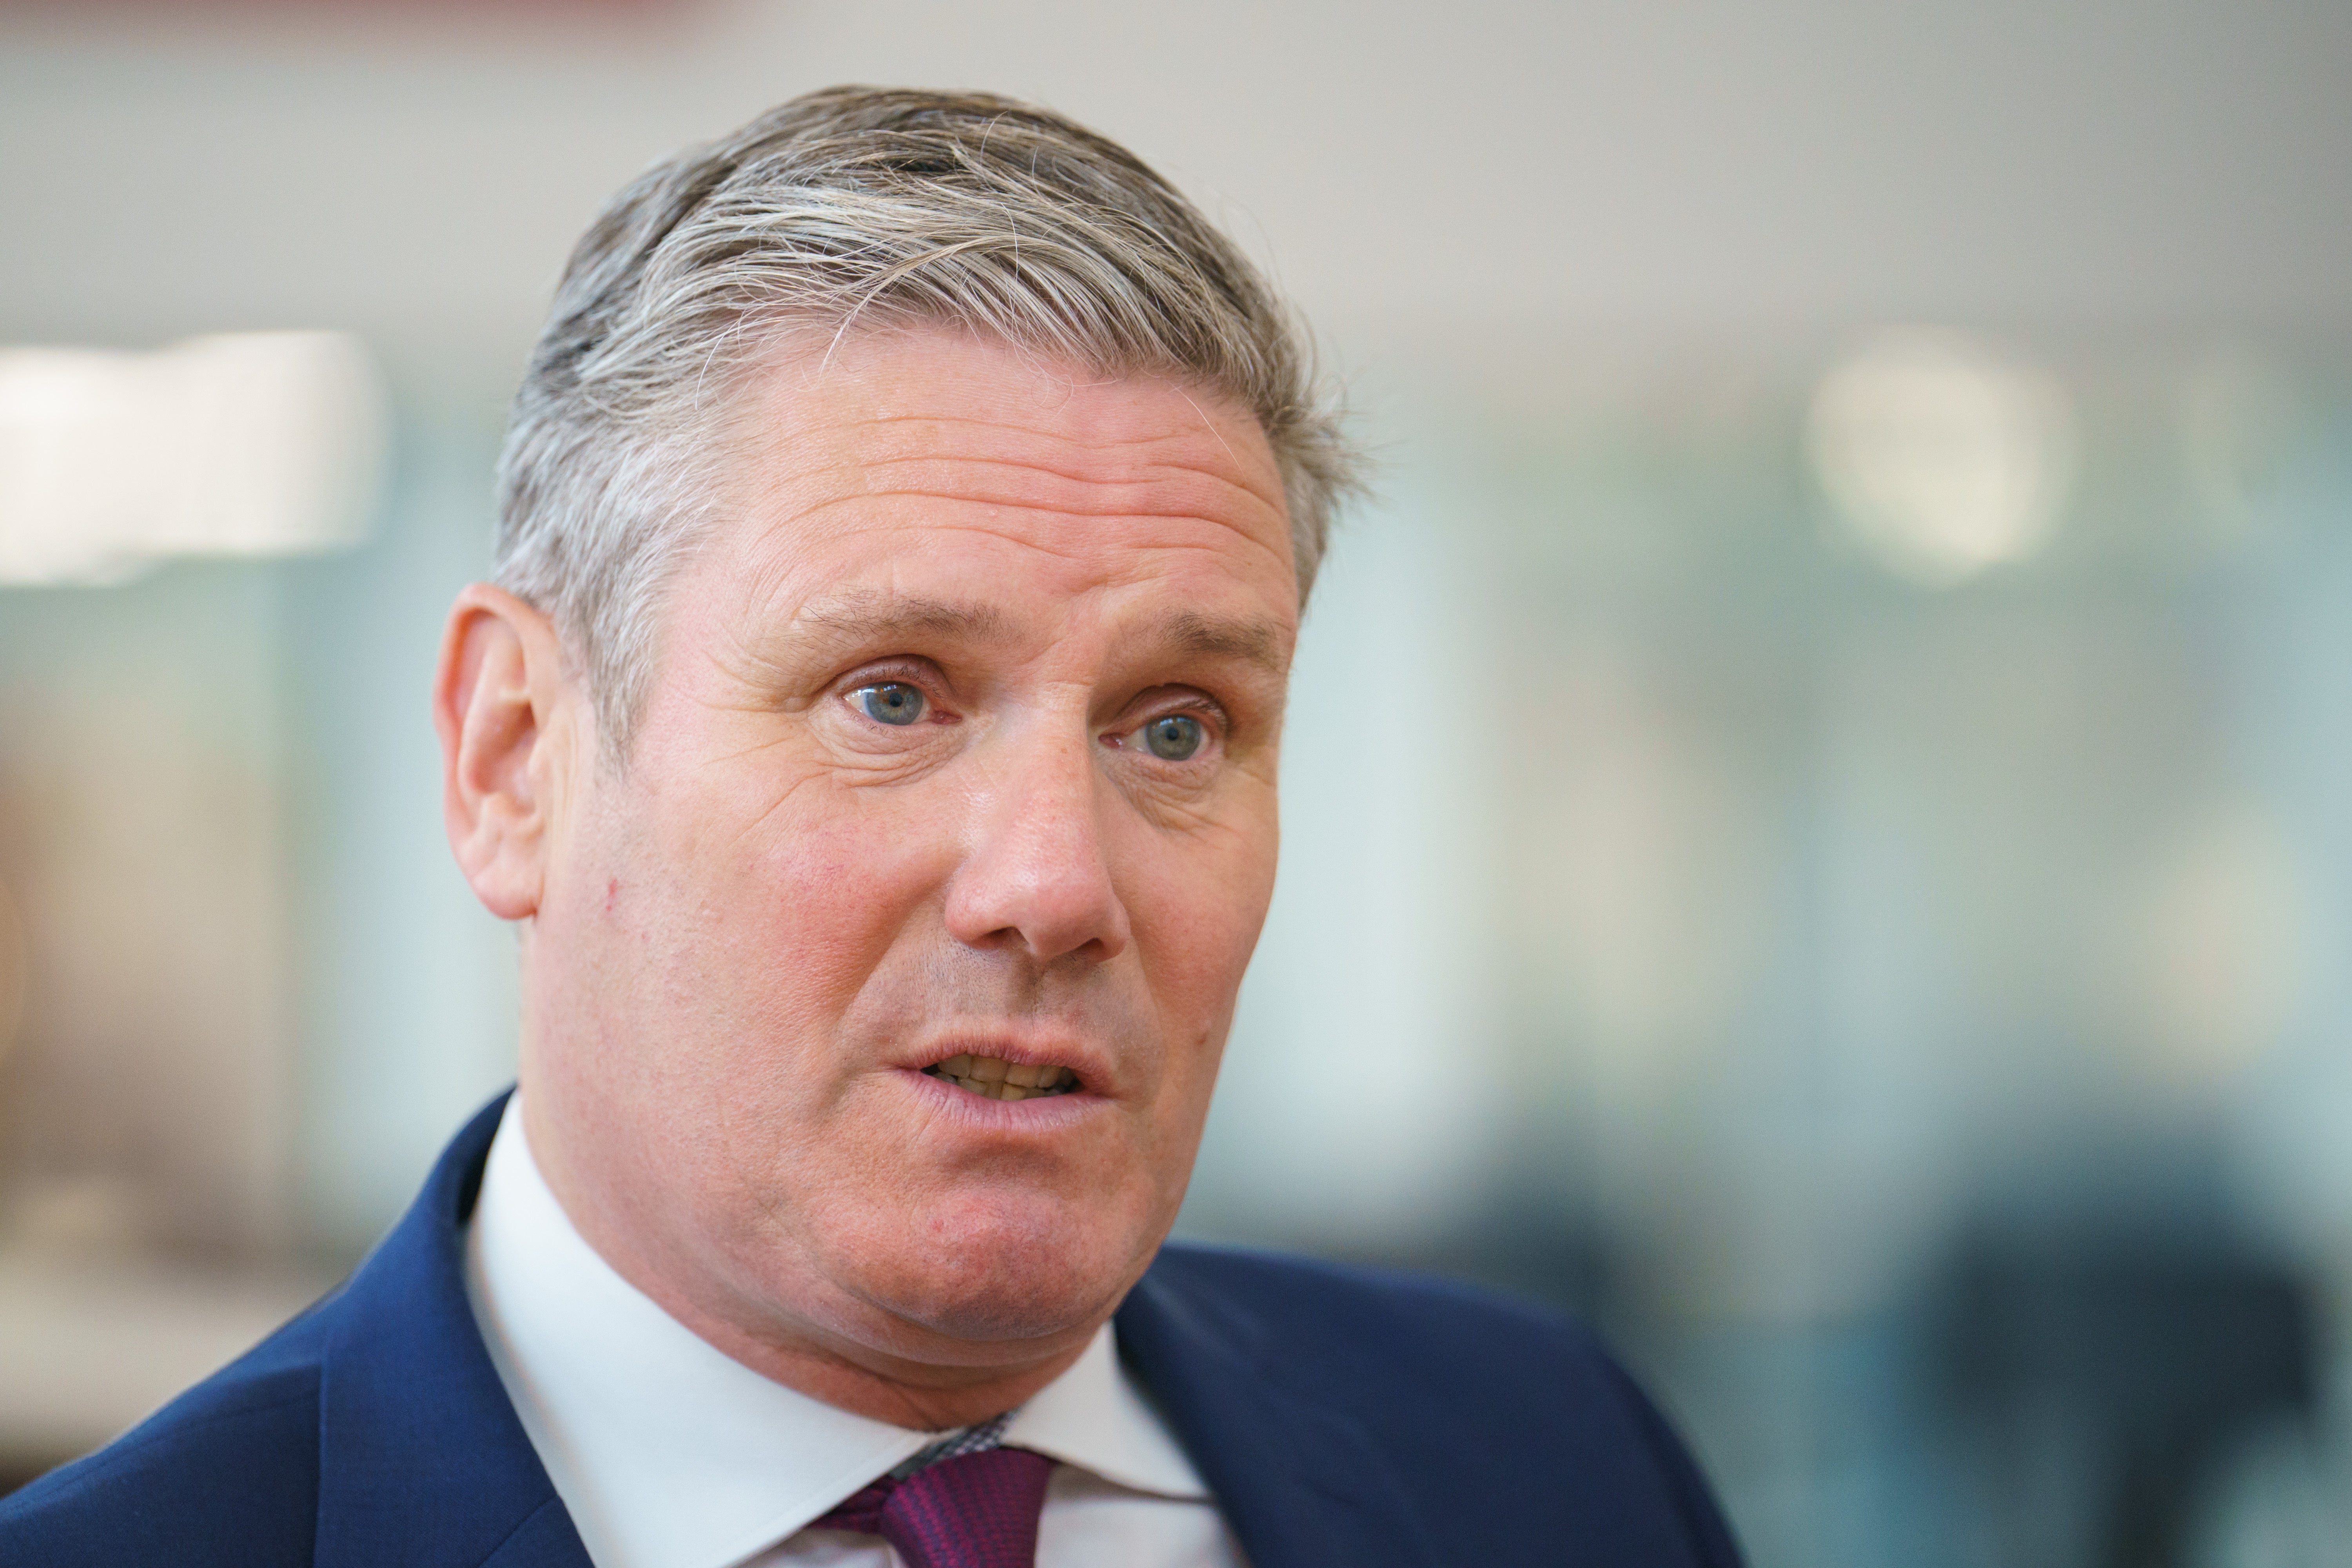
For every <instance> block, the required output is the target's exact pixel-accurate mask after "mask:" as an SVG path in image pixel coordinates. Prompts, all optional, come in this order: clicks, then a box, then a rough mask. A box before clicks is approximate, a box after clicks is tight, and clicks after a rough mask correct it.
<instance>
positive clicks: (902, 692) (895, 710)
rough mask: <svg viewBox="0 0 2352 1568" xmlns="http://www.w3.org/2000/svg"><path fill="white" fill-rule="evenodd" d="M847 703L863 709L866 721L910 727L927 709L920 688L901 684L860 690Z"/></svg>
mask: <svg viewBox="0 0 2352 1568" xmlns="http://www.w3.org/2000/svg"><path fill="white" fill-rule="evenodd" d="M849 700H851V701H852V702H855V703H856V704H857V706H858V707H859V708H861V709H863V710H865V712H866V717H867V718H869V719H872V720H874V721H876V722H877V723H882V724H912V723H914V722H915V721H918V720H919V719H920V718H922V716H923V713H924V710H926V709H928V708H929V706H930V704H929V702H927V701H925V700H924V698H923V693H922V690H921V689H920V688H919V687H913V686H909V685H908V684H907V683H906V682H905V681H903V680H886V681H884V682H882V683H881V684H880V685H879V686H861V687H859V688H858V689H856V690H855V691H853V692H851V693H850V694H849Z"/></svg>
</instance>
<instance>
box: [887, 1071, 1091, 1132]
mask: <svg viewBox="0 0 2352 1568" xmlns="http://www.w3.org/2000/svg"><path fill="white" fill-rule="evenodd" d="M901 1076H903V1077H905V1078H908V1079H912V1080H913V1082H914V1088H915V1092H916V1093H918V1094H926V1095H929V1096H930V1097H932V1098H933V1099H934V1100H938V1101H939V1102H940V1110H941V1112H942V1113H944V1114H948V1115H954V1116H961V1117H965V1118H968V1119H969V1120H970V1121H971V1122H972V1123H973V1124H976V1125H978V1126H982V1127H992V1128H1001V1129H1006V1130H1017V1131H1041V1132H1042V1131H1052V1130H1053V1129H1055V1128H1057V1127H1067V1126H1071V1125H1073V1124H1074V1123H1076V1122H1077V1121H1081V1120H1083V1119H1084V1118H1086V1117H1087V1116H1089V1115H1091V1114H1093V1113H1094V1111H1095V1110H1097V1108H1099V1107H1101V1106H1104V1105H1108V1103H1109V1101H1108V1100H1105V1099H1104V1098H1103V1097H1102V1096H1101V1095H1099V1094H1089V1093H1087V1091H1086V1090H1085V1089H1072V1090H1071V1091H1070V1092H1069V1093H1067V1094H1043V1095H1038V1096H1036V1097H1035V1098H1034V1099H1030V1100H982V1098H981V1097H980V1096H978V1095H976V1094H974V1093H972V1092H971V1090H970V1089H958V1088H957V1087H956V1086H955V1085H953V1084H951V1083H950V1082H948V1081H947V1080H946V1079H939V1078H933V1077H932V1076H931V1075H930V1074H929V1073H927V1072H919V1071H916V1070H915V1069H913V1068H907V1069H904V1071H903V1072H902V1075H901Z"/></svg>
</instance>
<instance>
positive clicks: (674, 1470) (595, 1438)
mask: <svg viewBox="0 0 2352 1568" xmlns="http://www.w3.org/2000/svg"><path fill="white" fill-rule="evenodd" d="M519 1107H520V1098H518V1099H516V1100H511V1101H509V1104H508V1106H507V1110H506V1116H505V1119H504V1121H502V1122H501V1123H500V1124H499V1132H498V1136H497V1138H496V1140H495V1141H494V1142H492V1143H491V1145H490V1153H489V1160H488V1164H487V1166H486V1167H485V1169H484V1172H483V1176H482V1191H481V1197H480V1199H479V1201H478V1204H477V1205H476V1207H475V1210H474V1218H473V1223H472V1225H471V1226H470V1227H469V1229H468V1234H467V1240H466V1293H467V1300H468V1301H469V1302H470V1303H471V1305H472V1307H473V1310H474V1317H475V1321H476V1322H477V1323H478V1325H479V1326H480V1329H481V1331H482V1339H483V1342H485V1343H486V1344H487V1345H488V1349H489V1352H490V1361H491V1363H492V1365H494V1366H495V1367H496V1368H497V1369H498V1373H499V1381H500V1382H501V1383H502V1384H505V1386H506V1391H507V1395H508V1397H509V1399H510V1400H511V1401H512V1402H513V1404H514V1407H515V1413H516V1415H518V1416H520V1419H521V1421H522V1426H523V1430H524V1431H525V1432H527V1433H528V1434H529V1435H530V1440H531V1446H532V1447H534V1448H536V1449H537V1450H538V1452H539V1456H540V1459H541V1463H542V1464H544V1465H545V1466H546V1468H547V1472H548V1476H549V1479H551V1480H552V1481H553V1482H554V1483H555V1489H556V1492H557V1495H559V1496H560V1497H562V1499H563V1502H564V1506H565V1507H566V1508H567V1509H568V1510H570V1511H571V1514H572V1523H573V1525H574V1526H575V1527H576V1528H577V1529H578V1531H580V1535H581V1539H582V1542H583V1544H585V1545H586V1547H587V1548H588V1552H589V1555H590V1556H591V1557H592V1558H593V1559H594V1560H595V1562H597V1563H599V1564H608V1565H610V1568H724V1565H725V1564H729V1563H737V1562H740V1561H741V1560H742V1559H743V1558H745V1557H748V1556H750V1555H751V1554H752V1553H754V1552H759V1551H761V1550H762V1549H763V1548H765V1547H767V1546H770V1545H772V1544H773V1543H774V1542H777V1541H779V1540H782V1538H783V1537H785V1536H787V1535H790V1534H791V1533H793V1531H796V1530H799V1529H800V1528H801V1527H802V1526H803V1525H805V1524H807V1523H808V1522H809V1521H811V1520H813V1519H815V1518H816V1517H817V1516H818V1515H820V1514H822V1513H824V1512H825V1511H826V1510H828V1509H830V1508H832V1507H833V1505H834V1504H835V1503H836V1502H839V1501H840V1500H842V1499H843V1498H845V1497H847V1496H848V1495H849V1494H850V1493H852V1492H854V1491H856V1489H858V1488H860V1487H862V1486H864V1485H865V1484H866V1482H868V1481H870V1480H872V1479H875V1478H876V1477H877V1476H879V1475H881V1474H883V1473H884V1472H886V1471H887V1470H888V1469H890V1468H892V1467H893V1466H895V1465H897V1464H898V1463H900V1462H901V1461H902V1460H905V1459H907V1458H910V1457H912V1456H913V1455H915V1454H917V1453H919V1452H920V1451H921V1450H922V1449H923V1448H925V1447H928V1446H929V1445H930V1444H931V1443H933V1442H935V1441H937V1440H938V1438H939V1436H940V1434H938V1433H936V1432H918V1431H910V1430H908V1429H907V1428H905V1427H902V1426H890V1425H888V1424H887V1423H885V1422H880V1421H870V1420H867V1419H866V1418H865V1417H864V1416H861V1415H851V1414H850V1413H849V1412H847V1411H845V1410H838V1409H835V1407H833V1406H832V1405H826V1404H824V1403H823V1402H821V1401H818V1400H815V1399H812V1398H810V1397H809V1396H807V1395H806V1394H800V1393H798V1392H796V1391H794V1390H793V1389H790V1388H787V1387H785V1386H784V1385H783V1384H779V1383H774V1382H772V1381H770V1380H769V1379H767V1378H765V1377H762V1376H761V1375H760V1374H759V1373H755V1372H753V1371H752V1370H751V1368H749V1367H747V1366H745V1365H743V1364H742V1363H740V1362H738V1361H735V1360H733V1359H732V1358H730V1357H729V1356H727V1355H725V1354H724V1353H722V1352H719V1351H718V1350H717V1349H715V1348H713V1347H712V1346H711V1345H709V1344H708V1343H707V1342H704V1341H703V1340H702V1339H700V1338H699V1337H698V1336H697V1335H696V1334H695V1333H694V1332H693V1331H691V1330H689V1329H688V1328H687V1327H686V1326H685V1325H684V1324H682V1323H680V1322H678V1321H677V1320H676V1319H675V1318H672V1317H671V1316H670V1315H669V1314H668V1313H667V1312H666V1311H664V1310H662V1309H661V1308H660V1307H659V1306H658V1305H656V1303H655V1302H654V1301H653V1300H652V1299H651V1298H650V1297H647V1296H646V1295H645V1294H644V1293H643V1292H642V1291H640V1290H638V1289H636V1288H635V1286H633V1285H631V1284H630V1283H629V1282H628V1281H627V1280H625V1279H622V1278H621V1276H620V1275H619V1274H618V1273H617V1272H615V1271H614V1268H613V1267H612V1266H611V1265H610V1264H608V1263H606V1262H605V1261H604V1258H602V1257H600V1256H598V1254H597V1253H596V1251H595V1249H594V1248H593V1247H590V1246H589V1245H588V1243H587V1241H586V1240H585V1239H583V1237H581V1235H580V1233H579V1231H578V1230H577V1229H575V1228H574V1227H573V1226H572V1221H571V1218H570V1216H568V1215H565V1213H564V1212H563V1208H562V1205H561V1204H559V1203H557V1202H556V1199H555V1194H553V1193H552V1192H551V1191H550V1190H549V1188H548V1185H547V1183H546V1181H545V1180H544V1179H543V1178H542V1177H541V1174H540V1171H539V1165H538V1163H537V1162H536V1161H534V1160H533V1159H532V1158H531V1153H530V1145H529V1143H528V1142H526V1141H525V1139H524V1134H523V1130H522V1119H521V1114H520V1110H519ZM1004 1440H1005V1441H1006V1442H1007V1443H1009V1444H1013V1445H1015V1446H1018V1447H1025V1448H1034V1449H1035V1450H1036V1451H1037V1452H1039V1453H1042V1454H1045V1455H1047V1456H1049V1457H1051V1458H1055V1459H1058V1460H1060V1461H1062V1462H1063V1463H1065V1464H1069V1465H1075V1466H1077V1467H1078V1468H1082V1469H1086V1470H1090V1471H1092V1472H1093V1473H1094V1474H1096V1475H1097V1476H1100V1477H1102V1478H1103V1479H1107V1480H1109V1481H1112V1482H1115V1483H1117V1484H1118V1485H1120V1486H1124V1487H1127V1488H1129V1489H1134V1490H1138V1491H1144V1492H1150V1493H1154V1494H1157V1495H1160V1496H1164V1497H1177V1498H1194V1499H1205V1498H1206V1497H1208V1495H1209V1493H1208V1489H1207V1488H1206V1487H1204V1486H1203V1485H1202V1482H1201V1479H1200V1476H1199V1474H1198V1473H1197V1472H1196V1471H1195V1470H1194V1469H1193V1468H1192V1463H1191V1461H1190V1460H1188V1459H1187V1458H1185V1456H1184V1453H1183V1450H1182V1449H1181V1448H1180V1447H1178V1446H1177V1444H1176V1441H1175V1439H1174V1438H1173V1437H1172V1436H1170V1434H1169V1432H1168V1429H1167V1426H1166V1425H1165V1424H1164V1423H1163V1422H1162V1421H1161V1420H1160V1416H1159V1415H1158V1413H1157V1412H1155V1411H1154V1410H1153V1409H1152V1407H1151V1405H1150V1403H1149V1401H1148V1400H1147V1399H1146V1398H1145V1397H1144V1395H1143V1393H1142V1391H1141V1390H1140V1389H1139V1388H1138V1387H1137V1386H1136V1384H1135V1383H1134V1381H1133V1379H1132V1377H1131V1375H1130V1374H1129V1373H1128V1372H1127V1371H1126V1369H1125V1368H1124V1366H1123V1365H1122V1364H1121V1363H1120V1362H1119V1359H1118V1352H1117V1347H1116V1345H1115V1343H1114V1341H1113V1331H1112V1328H1111V1326H1110V1325H1109V1324H1108V1323H1106V1324H1104V1325H1103V1327H1102V1329H1101V1330H1100V1331H1098V1332H1097V1334H1096V1335H1095V1338H1094V1340H1093V1341H1092V1342H1090V1343H1089V1344H1088V1345H1087V1349H1086V1351H1085V1352H1083V1353H1082V1354H1081V1355H1080V1356H1079V1358H1078V1359H1077V1361H1076V1362H1075V1363H1072V1364H1071V1366H1070V1367H1069V1369H1068V1370H1067V1371H1066V1372H1064V1373H1062V1374H1061V1376H1060V1377H1058V1378H1056V1379H1055V1381H1054V1382H1053V1383H1051V1384H1047V1385H1046V1386H1045V1388H1043V1389H1041V1390H1039V1391H1038V1392H1037V1394H1035V1395H1034V1396H1033V1397H1032V1398H1031V1399H1030V1400H1029V1402H1028V1403H1027V1404H1026V1405H1023V1406H1022V1407H1021V1409H1020V1411H1019V1412H1018V1413H1017V1414H1016V1415H1014V1416H1013V1420H1012V1422H1011V1423H1010V1425H1009V1426H1007V1427H1006V1429H1005V1434H1004Z"/></svg>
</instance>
